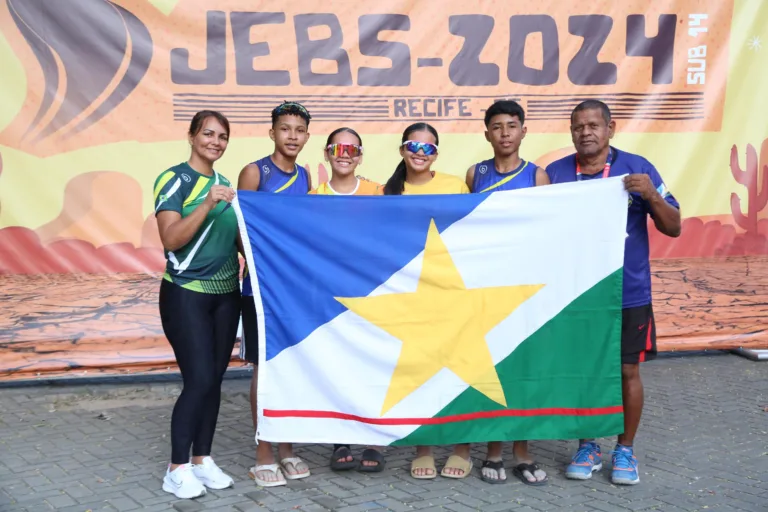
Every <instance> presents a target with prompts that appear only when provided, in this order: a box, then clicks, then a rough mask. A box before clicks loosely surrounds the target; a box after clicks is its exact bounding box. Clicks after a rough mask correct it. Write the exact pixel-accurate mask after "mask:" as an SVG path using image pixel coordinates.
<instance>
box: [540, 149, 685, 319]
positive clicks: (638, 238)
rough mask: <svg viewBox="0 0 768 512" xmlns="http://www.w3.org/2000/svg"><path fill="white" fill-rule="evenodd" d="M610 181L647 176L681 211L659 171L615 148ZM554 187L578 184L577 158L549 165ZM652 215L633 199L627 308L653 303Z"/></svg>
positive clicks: (639, 199) (626, 258)
mask: <svg viewBox="0 0 768 512" xmlns="http://www.w3.org/2000/svg"><path fill="white" fill-rule="evenodd" d="M611 154H612V157H611V171H610V173H609V176H610V177H614V176H623V175H625V174H647V175H648V176H650V178H651V182H652V183H653V186H654V187H656V190H657V191H658V192H659V194H661V196H662V197H663V198H664V200H665V201H666V202H667V203H669V204H671V205H672V206H674V207H675V208H677V209H680V205H679V204H678V202H677V199H675V197H674V196H673V195H672V194H671V193H670V192H669V190H667V187H666V185H665V184H664V180H662V179H661V175H660V174H659V171H657V170H656V168H655V167H654V166H653V164H651V163H650V162H649V161H648V160H646V159H645V158H643V157H641V156H640V155H635V154H632V153H627V152H626V151H620V150H618V149H616V148H614V147H613V146H611ZM546 171H547V174H548V175H549V179H550V181H551V182H552V184H556V183H569V182H571V181H576V154H573V155H569V156H567V157H565V158H561V159H560V160H557V161H555V162H552V163H551V164H549V165H548V166H547V168H546ZM602 177H603V173H602V171H601V172H598V173H596V174H593V175H586V174H582V180H583V181H587V180H599V179H601V178H602ZM648 215H651V217H653V214H652V213H651V208H650V205H649V204H648V202H647V201H645V200H644V199H643V198H642V197H640V195H639V194H635V193H632V194H630V196H629V211H628V212H627V239H626V244H625V246H624V300H623V307H624V308H634V307H639V306H645V305H648V304H650V303H651V263H650V260H649V244H648Z"/></svg>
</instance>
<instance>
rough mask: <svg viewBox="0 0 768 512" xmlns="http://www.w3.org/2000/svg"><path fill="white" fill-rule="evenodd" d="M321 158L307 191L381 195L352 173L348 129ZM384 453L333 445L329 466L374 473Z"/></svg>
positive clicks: (356, 143) (354, 150) (334, 136)
mask: <svg viewBox="0 0 768 512" xmlns="http://www.w3.org/2000/svg"><path fill="white" fill-rule="evenodd" d="M323 153H324V154H325V161H326V162H328V163H329V164H330V165H331V179H330V181H328V182H325V183H321V184H320V185H319V186H318V187H317V188H316V189H314V190H312V191H311V192H310V194H319V195H329V196H376V195H381V193H382V187H381V185H380V184H378V183H374V182H373V181H369V180H366V179H364V178H360V177H359V176H356V175H355V170H356V169H357V166H358V165H360V164H361V163H363V139H362V138H361V137H360V135H359V134H358V133H357V132H356V131H355V130H353V129H352V128H347V127H342V128H337V129H335V130H334V131H332V132H331V134H330V135H328V140H327V141H326V142H325V150H324V151H323ZM384 462H385V461H384V456H383V455H382V454H381V452H380V451H379V450H378V449H376V448H375V447H373V446H368V447H366V448H365V450H363V453H362V456H361V459H360V464H358V463H357V462H355V459H354V457H352V451H351V447H350V445H348V444H335V445H333V453H332V454H331V464H330V465H331V469H333V470H334V471H343V470H348V469H354V468H357V469H358V471H362V472H368V473H378V472H379V471H382V470H383V469H384Z"/></svg>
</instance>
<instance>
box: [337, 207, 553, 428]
mask: <svg viewBox="0 0 768 512" xmlns="http://www.w3.org/2000/svg"><path fill="white" fill-rule="evenodd" d="M543 286H544V285H543V284H532V285H517V286H492V287H488V288H471V289H467V287H466V286H464V281H463V279H462V278H461V274H459V271H458V269H457V268H456V265H455V264H454V263H453V259H452V258H451V254H450V253H449V252H448V248H447V247H446V246H445V243H443V240H442V238H440V234H439V233H438V231H437V227H436V226H435V221H434V220H431V221H430V224H429V232H428V233H427V243H426V245H425V247H424V260H423V263H422V268H421V276H420V277H419V282H418V284H417V286H416V291H415V292H410V293H391V294H385V295H375V296H371V297H336V300H337V301H339V302H341V303H342V304H343V305H344V306H345V307H346V308H347V309H349V310H350V311H352V312H353V313H355V314H357V315H359V316H360V317H362V318H364V319H365V320H367V321H368V322H370V323H372V324H373V325H376V326H377V327H379V328H380V329H383V330H384V331H386V332H387V333H389V334H391V335H392V336H394V337H395V338H397V339H399V340H400V341H401V342H402V344H403V345H402V348H401V350H400V356H399V358H398V360H397V366H396V367H395V371H394V372H393V374H392V379H391V381H390V383H389V388H388V390H387V395H386V397H385V399H384V404H383V406H382V410H381V415H382V416H383V415H384V414H385V413H386V412H387V411H388V410H390V409H391V408H392V407H394V406H395V405H396V404H398V403H399V402H400V401H401V400H403V399H404V398H405V397H407V396H408V395H410V394H411V393H412V392H414V391H415V390H417V389H418V388H420V387H421V386H422V385H424V384H425V383H426V382H427V381H428V380H429V379H431V378H432V377H434V376H435V375H436V374H437V373H438V372H439V371H440V370H442V369H443V368H447V369H449V370H451V371H452V372H453V373H455V374H456V376H457V377H459V378H460V379H461V380H463V381H464V382H466V383H467V384H468V385H469V386H472V387H473V388H475V389H476V390H478V391H479V392H481V393H482V394H484V395H485V396H487V397H488V398H490V399H491V400H493V401H495V402H497V403H499V404H501V405H503V406H505V407H506V405H507V401H506V399H505V397H504V390H503V389H502V387H501V382H500V381H499V376H498V374H497V373H496V367H495V366H494V364H493V358H492V357H491V351H490V349H489V348H488V344H487V342H486V341H485V335H486V334H487V333H488V332H489V331H490V330H491V329H493V328H494V327H495V326H496V325H498V324H499V323H500V322H501V321H502V320H504V319H505V318H507V317H508V316H509V315H510V314H511V313H512V312H513V311H514V310H515V309H517V307H518V306H520V304H522V303H523V302H525V301H526V300H528V299H529V298H530V297H532V296H533V295H534V294H536V292H538V291H539V290H540V289H541V288H542V287H543Z"/></svg>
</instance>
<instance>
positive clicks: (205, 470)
mask: <svg viewBox="0 0 768 512" xmlns="http://www.w3.org/2000/svg"><path fill="white" fill-rule="evenodd" d="M192 472H193V473H194V474H195V476H196V477H197V479H198V480H200V481H201V482H202V483H203V485H204V486H206V487H208V488H209V489H226V488H227V487H232V486H233V485H235V481H234V480H232V477H231V476H229V475H228V474H226V473H224V472H223V471H222V470H221V468H219V466H217V465H216V463H215V462H213V459H212V458H210V457H206V458H204V459H203V463H202V464H194V465H193V466H192Z"/></svg>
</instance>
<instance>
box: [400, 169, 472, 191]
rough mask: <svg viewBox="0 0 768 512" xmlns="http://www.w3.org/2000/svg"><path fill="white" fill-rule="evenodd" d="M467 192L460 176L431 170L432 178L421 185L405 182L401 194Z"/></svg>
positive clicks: (467, 188)
mask: <svg viewBox="0 0 768 512" xmlns="http://www.w3.org/2000/svg"><path fill="white" fill-rule="evenodd" d="M429 194H469V187H468V186H467V184H466V183H465V182H464V180H462V179H461V178H459V177H457V176H453V175H451V174H442V173H439V172H436V171H432V179H431V180H429V181H428V182H427V183H424V184H423V185H411V184H410V183H407V182H406V183H405V186H404V189H403V195H429Z"/></svg>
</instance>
